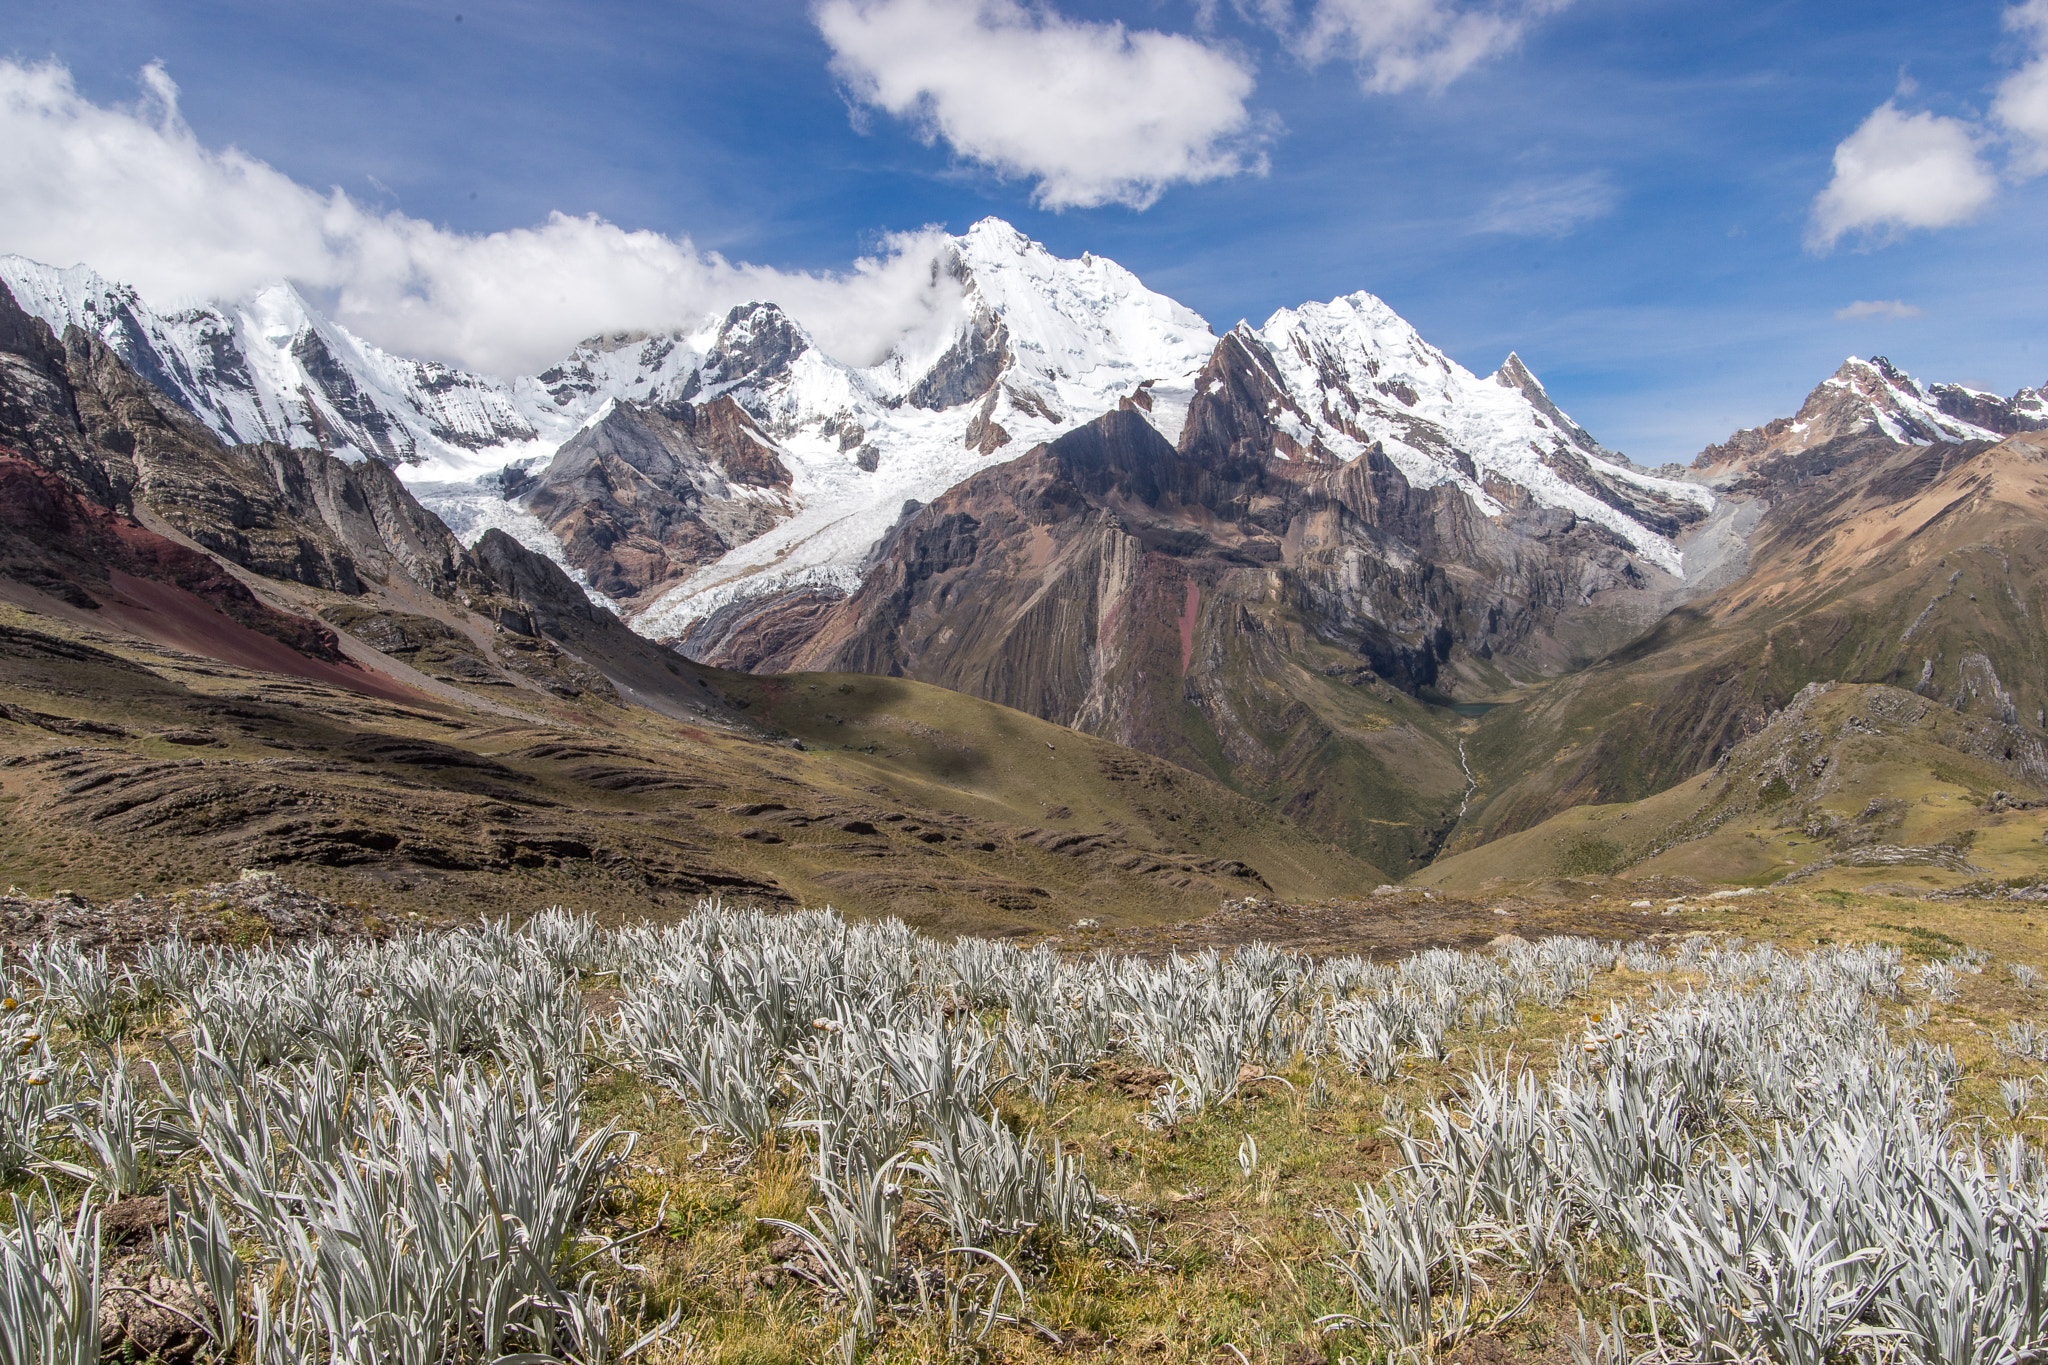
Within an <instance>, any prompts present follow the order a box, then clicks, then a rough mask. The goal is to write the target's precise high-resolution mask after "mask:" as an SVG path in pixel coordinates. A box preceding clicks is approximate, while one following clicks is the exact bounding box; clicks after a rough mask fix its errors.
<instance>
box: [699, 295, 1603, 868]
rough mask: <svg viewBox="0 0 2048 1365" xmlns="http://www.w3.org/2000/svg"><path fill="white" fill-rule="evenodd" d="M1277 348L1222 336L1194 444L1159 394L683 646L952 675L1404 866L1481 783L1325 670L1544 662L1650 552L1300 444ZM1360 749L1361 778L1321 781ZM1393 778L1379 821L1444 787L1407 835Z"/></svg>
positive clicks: (952, 680) (1385, 675)
mask: <svg viewBox="0 0 2048 1365" xmlns="http://www.w3.org/2000/svg"><path fill="white" fill-rule="evenodd" d="M1255 345H1256V342H1255V341H1252V340H1250V339H1247V338H1243V337H1240V336H1237V335H1233V336H1231V337H1228V338H1225V340H1224V343H1223V344H1222V345H1221V346H1219V348H1218V353H1217V358H1216V360H1215V361H1214V362H1213V364H1212V366H1211V368H1210V370H1209V371H1208V372H1207V373H1206V374H1205V375H1204V382H1203V384H1202V386H1201V389H1200V392H1199V396H1198V397H1197V398H1196V399H1195V401H1194V402H1193V404H1192V405H1191V407H1190V410H1189V413H1188V419H1187V424H1186V427H1185V429H1184V434H1183V437H1182V442H1181V447H1180V448H1179V449H1176V448H1175V447H1174V446H1173V445H1171V444H1169V443H1168V442H1167V440H1166V439H1165V438H1164V437H1163V436H1161V435H1160V433H1159V432H1158V430H1157V429H1156V428H1155V427H1154V426H1153V425H1152V423H1151V422H1150V421H1149V420H1148V419H1147V417H1146V416H1145V415H1144V414H1143V413H1142V412H1140V411H1136V410H1126V411H1121V412H1116V413H1110V414H1107V415H1105V416H1103V417H1101V418H1098V419H1097V420H1095V421H1093V422H1091V423H1089V424H1087V425H1086V426H1083V427H1081V428H1079V429H1078V430H1076V431H1074V432H1072V433H1070V434H1069V435H1067V436H1064V437H1061V438H1060V439H1059V440H1057V441H1054V442H1052V443H1050V444H1049V445H1045V446H1041V447H1039V448H1037V449H1035V450H1033V451H1032V452H1031V453H1029V454H1028V455H1025V456H1023V457H1022V458H1020V459H1017V460H1014V461H1012V462H1010V463H1009V464H1006V465H1000V466H997V467H996V468H994V469H991V470H989V471H986V472H985V473H982V474H979V475H977V476H975V477H974V478H971V479H969V480H967V481H966V482H965V483H963V484H961V485H959V486H958V487H956V488H955V489H953V490H951V491H950V492H948V493H947V494H946V495H945V496H943V497H941V498H939V499H938V500H936V501H935V502H933V503H932V504H931V505H929V506H926V507H923V508H919V509H915V510H913V511H912V512H911V513H910V515H909V516H908V517H906V519H905V520H904V521H903V522H902V523H901V524H900V525H899V526H898V527H897V528H896V530H895V531H893V532H892V533H891V535H890V536H889V537H888V538H887V539H886V540H885V541H884V542H883V544H882V545H881V546H880V547H879V548H878V550H877V551H876V553H875V556H874V558H873V560H872V561H871V563H870V567H869V570H868V573H867V577H866V579H865V581H864V582H863V583H862V585H861V587H860V589H859V591H857V592H856V593H854V594H853V595H852V596H851V597H849V598H846V599H845V600H844V601H839V602H834V601H831V600H827V599H824V598H821V597H819V596H816V595H813V596H810V597H808V598H805V599H803V600H801V601H799V600H795V599H791V598H782V599H777V600H775V601H773V602H766V603H762V602H756V603H753V604H749V605H748V606H747V607H746V608H744V609H739V610H734V611H730V612H728V613H725V614H723V615H722V616H720V617H714V618H712V619H711V620H710V621H707V622H705V623H703V625H702V626H701V627H700V628H698V629H696V630H693V631H692V633H691V635H690V636H689V638H688V640H687V642H686V644H685V648H686V650H687V651H688V652H689V653H691V654H692V655H693V656H694V657H698V658H704V659H713V660H716V661H718V662H720V663H722V664H726V665H730V666H739V667H745V668H755V669H785V668H827V669H848V670H857V671H862V672H870V673H883V674H897V675H904V676H909V677H915V678H918V679H921V680H924V681H929V682H936V683H939V684H941V685H942V686H946V687H951V688H954V689H956V690H960V691H965V692H969V693H972V694H974V695H977V696H981V697H986V698H988V699H990V700H993V701H999V702H1002V703H1004V704H1005V705H1009V706H1013V707H1016V708H1018V709H1020V710H1024V711H1028V712H1031V713H1032V714H1035V715H1039V716H1044V717H1047V718H1049V719H1053V720H1056V721H1059V722H1060V723H1062V724H1068V725H1074V726H1077V727H1079V728H1082V729H1086V730H1089V731H1091V732H1093V733H1096V734H1100V735H1103V736H1104V737H1106V738H1109V739H1113V740H1115V741H1117V742H1118V743H1122V744H1126V745H1129V746H1131V747H1134V748H1138V749H1141V750H1145V751H1147V752H1150V753H1154V754H1158V755H1160V756H1161V757H1166V758H1170V759H1172V760H1174V761H1176V762H1178V763H1181V764H1183V765H1184V766H1187V767H1190V768H1193V769H1195V770H1197V771H1201V772H1205V773H1211V774H1214V775H1217V776H1220V777H1222V778H1224V779H1225V780H1226V781H1229V782H1231V783H1232V784H1233V785H1237V786H1239V788H1240V790H1246V791H1252V792H1258V793H1261V794H1265V795H1268V796H1269V798H1270V799H1274V800H1275V801H1276V802H1277V803H1280V804H1283V806H1285V807H1286V808H1287V809H1288V810H1289V813H1290V814H1294V815H1296V816H1297V818H1302V819H1304V820H1306V821H1307V822H1308V823H1310V824H1311V827H1314V828H1318V829H1320V830H1322V831H1323V832H1325V833H1326V834H1330V835H1332V836H1333V837H1342V838H1345V839H1347V840H1350V839H1356V840H1367V841H1368V842H1354V843H1353V844H1352V846H1353V847H1354V848H1359V849H1362V850H1364V851H1366V852H1367V853H1368V854H1369V856H1372V857H1374V858H1376V859H1377V860H1379V861H1381V862H1382V864H1383V865H1401V864H1403V863H1406V862H1412V861H1414V860H1416V859H1419V858H1425V857H1426V856H1427V852H1428V850H1429V849H1430V848H1431V847H1432V845H1431V840H1432V838H1434V837H1437V836H1436V835H1434V834H1432V833H1431V830H1432V829H1436V830H1438V832H1439V833H1440V826H1438V825H1436V824H1434V823H1433V822H1435V821H1440V820H1442V819H1444V818H1445V817H1446V814H1447V812H1446V811H1445V809H1444V808H1443V807H1442V806H1441V805H1438V804H1435V803H1437V802H1438V801H1439V800H1441V801H1444V802H1448V803H1449V811H1450V812H1451V813H1454V812H1455V808H1456V793H1457V792H1458V791H1459V790H1461V789H1462V787H1463V785H1464V784H1463V782H1462V779H1461V778H1460V776H1459V774H1458V769H1457V767H1456V756H1455V753H1454V752H1446V750H1445V749H1444V747H1443V745H1442V742H1441V741H1439V740H1437V739H1435V738H1433V737H1429V736H1425V735H1423V734H1422V733H1421V732H1419V731H1416V730H1414V729H1412V728H1409V727H1408V726H1407V724H1406V723H1405V722H1390V720H1389V719H1388V718H1386V717H1384V716H1382V717H1380V718H1377V719H1374V720H1371V721H1362V722H1361V723H1360V724H1358V725H1357V726H1356V727H1355V728H1354V727H1352V726H1350V725H1347V724H1332V723H1331V720H1330V719H1329V717H1328V715H1327V712H1328V706H1327V704H1326V702H1325V701H1324V700H1322V694H1323V693H1324V692H1325V691H1326V690H1327V689H1328V687H1329V683H1328V682H1327V681H1326V679H1327V677H1329V676H1332V675H1333V670H1334V671H1335V672H1336V673H1342V674H1343V675H1344V676H1346V677H1347V678H1349V680H1350V681H1349V684H1348V685H1350V686H1353V687H1356V686H1360V685H1362V684H1370V687H1371V688H1377V689H1379V691H1378V693H1377V694H1375V693H1372V692H1371V691H1370V690H1369V689H1368V691H1367V692H1366V693H1363V694H1357V695H1358V696H1359V697H1360V699H1361V701H1363V702H1364V704H1366V705H1368V706H1373V705H1376V703H1374V702H1372V701H1371V700H1370V699H1371V698H1372V697H1373V696H1375V695H1376V696H1377V697H1378V698H1380V703H1377V705H1379V708H1380V709H1381V710H1384V709H1385V708H1386V707H1388V706H1393V705H1395V703H1396V701H1397V697H1396V693H1395V692H1393V691H1392V690H1390V689H1389V687H1388V685H1389V684H1391V685H1392V688H1396V689H1400V690H1402V691H1406V692H1409V693H1418V692H1426V691H1428V690H1430V689H1432V688H1435V687H1438V686H1442V685H1446V679H1445V676H1444V674H1445V670H1446V669H1447V667H1451V666H1452V664H1453V659H1454V654H1455V657H1456V659H1457V660H1458V662H1457V665H1456V666H1457V667H1460V668H1467V669H1469V668H1472V667H1493V668H1499V667H1502V666H1508V667H1514V668H1518V669H1520V670H1522V671H1524V672H1526V673H1528V674H1532V675H1533V674H1535V673H1537V672H1541V671H1544V670H1547V669H1550V668H1553V667H1556V666H1558V665H1561V664H1562V663H1563V662H1565V660H1564V659H1562V658H1560V657H1559V650H1560V645H1559V643H1558V638H1559V631H1558V629H1557V628H1558V625H1559V623H1560V620H1561V618H1564V617H1566V616H1567V615H1569V614H1571V613H1574V612H1577V611H1578V610H1579V609H1580V607H1581V604H1582V603H1584V602H1585V601H1586V600H1587V599H1588V598H1589V597H1590V596H1591V595H1592V594H1594V593H1596V592H1598V591H1601V590H1603V589H1606V588H1611V587H1621V586H1629V585H1631V584H1634V583H1636V582H1638V581H1640V570H1639V569H1638V568H1637V567H1636V565H1635V563H1634V561H1633V559H1632V558H1631V556H1630V555H1629V554H1628V552H1627V547H1625V546H1624V545H1621V544H1619V543H1618V542H1617V539H1616V538H1615V537H1614V536H1613V535H1612V534H1611V533H1610V532H1608V531H1607V530H1606V528H1604V527H1602V526H1599V525H1597V524H1593V523H1589V522H1586V521H1582V520H1580V519H1579V518H1576V517H1574V516H1572V515H1571V514H1570V513H1568V512H1561V511H1558V510H1556V509H1546V508H1543V507H1540V506H1535V505H1530V504H1527V503H1525V504H1523V505H1521V506H1517V507H1514V508H1511V509H1509V510H1508V511H1507V512H1506V513H1505V514H1503V515H1500V516H1496V517H1488V516H1485V515H1482V514H1480V512H1479V511H1478V510H1477V508H1476V507H1475V506H1474V504H1473V503H1472V502H1471V500H1470V499H1469V498H1468V497H1467V496H1466V495H1465V493H1464V492H1463V491H1462V490H1461V489H1459V488H1458V487H1456V486H1455V485H1452V484H1448V483H1446V484H1439V485H1438V486H1436V487H1433V488H1419V489H1418V488H1416V487H1414V486H1412V485H1411V484H1410V483H1409V482H1408V480H1407V479H1406V477H1405V476H1404V475H1403V474H1402V472H1401V471H1400V470H1399V469H1398V468H1397V467H1396V466H1395V465H1394V464H1393V463H1392V462H1391V461H1390V460H1388V459H1387V458H1386V457H1385V456H1383V455H1381V454H1380V453H1379V452H1378V451H1377V450H1368V451H1367V453H1366V454H1365V455H1364V456H1363V457H1361V458H1357V459H1354V460H1352V461H1350V462H1348V463H1347V462H1339V461H1337V460H1335V459H1333V458H1330V457H1329V456H1327V455H1326V454H1324V453H1322V452H1320V451H1318V450H1317V448H1316V447H1315V446H1314V445H1313V444H1312V443H1298V442H1295V440H1294V438H1293V437H1292V436H1290V434H1289V432H1288V430H1287V428H1286V427H1285V426H1284V425H1282V424H1280V423H1276V422H1275V421H1274V420H1272V419H1271V417H1270V416H1269V414H1272V413H1273V412H1274V411H1275V409H1274V406H1273V402H1274V398H1275V396H1276V395H1275V392H1274V390H1273V389H1272V388H1271V387H1270V386H1269V384H1268V383H1265V382H1262V375H1264V374H1265V373H1266V371H1267V367H1266V366H1264V365H1262V364H1260V363H1258V362H1259V361H1260V360H1261V359H1262V357H1261V356H1260V355H1259V353H1258V352H1257V351H1256V350H1254V349H1253V347H1254V346H1255ZM1282 452H1284V453H1282ZM792 643H793V645H794V647H793V648H792V647H791V644H792ZM1347 658H1348V659H1349V660H1350V664H1349V665H1348V672H1347V671H1346V665H1344V664H1343V663H1342V662H1341V661H1342V660H1344V659H1347ZM1332 660H1337V661H1339V662H1335V663H1333V662H1331V661H1332ZM1399 701H1400V702H1401V703H1402V704H1405V699H1399ZM1347 704H1349V703H1347ZM1375 726H1376V727H1378V728H1377V729H1375V728H1374V727H1375ZM1397 736H1398V738H1399V743H1398V746H1397V745H1396V744H1395V741H1396V738H1397ZM1395 747H1399V748H1400V749H1401V750H1402V753H1401V754H1400V755H1399V756H1397V755H1396V754H1395V753H1394V748H1395ZM1359 765H1364V767H1365V768H1369V769H1371V771H1372V773H1373V774H1376V776H1359V777H1357V778H1356V779H1354V780H1356V781H1358V782H1360V783H1361V784H1362V785H1363V786H1364V787H1365V788H1366V790H1363V791H1361V790H1357V789H1354V790H1349V791H1346V790H1343V788H1342V784H1338V785H1337V786H1335V787H1332V786H1330V785H1328V784H1329V783H1330V782H1331V778H1330V777H1329V776H1327V775H1326V776H1324V777H1322V778H1316V777H1313V776H1312V774H1314V773H1317V772H1322V773H1325V774H1328V773H1329V772H1330V771H1331V770H1332V769H1336V770H1344V769H1347V768H1349V769H1351V770H1353V771H1362V770H1361V769H1360V767H1359ZM1397 766H1405V771H1403V772H1401V774H1400V776H1399V777H1398V778H1395V777H1393V776H1392V773H1393V771H1394V769H1395V768H1396V767H1397ZM1375 782H1388V783H1390V784H1392V783H1396V782H1398V783H1400V784H1404V785H1405V787H1406V790H1405V791H1404V792H1403V793H1402V794H1401V795H1400V796H1399V797H1395V796H1392V795H1387V796H1386V797H1385V804H1383V805H1382V807H1381V811H1382V814H1388V813H1391V810H1392V807H1393V806H1394V805H1396V804H1402V805H1404V806H1406V805H1409V804H1412V803H1413V801H1414V800H1415V792H1416V790H1417V789H1418V788H1419V789H1421V790H1424V791H1428V792H1431V793H1441V797H1440V798H1439V797H1438V796H1437V795H1434V794H1432V795H1431V796H1430V797H1429V798H1428V799H1427V800H1426V801H1425V802H1424V803H1423V804H1424V805H1425V806H1427V807H1428V809H1427V810H1423V811H1420V812H1417V811H1412V810H1411V811H1408V812H1407V814H1409V815H1410V816H1412V817H1414V818H1413V819H1412V822H1408V823H1407V828H1406V830H1405V832H1403V833H1401V834H1399V835H1398V837H1395V836H1390V835H1388V834H1387V833H1386V831H1385V830H1375V831H1371V832H1367V831H1363V830H1361V828H1360V827H1359V824H1358V823H1357V822H1358V818H1359V814H1360V811H1359V806H1360V803H1361V802H1360V798H1364V804H1366V805H1367V806H1370V805H1371V803H1372V798H1373V797H1374V796H1375V795H1379V794H1380V793H1377V792H1374V791H1373V790H1371V786H1372V784H1373V783H1375ZM1289 802H1293V803H1294V804H1292V805H1288V804H1287V803H1289ZM1431 812H1434V814H1432V813H1431ZM1403 823H1404V822H1403V821H1400V820H1393V819H1388V820H1386V821H1385V824H1386V825H1388V826H1394V825H1401V824H1403ZM1385 839H1390V840H1391V844H1390V843H1387V842H1369V841H1370V840H1385Z"/></svg>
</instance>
